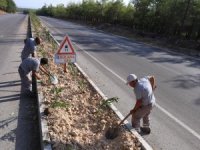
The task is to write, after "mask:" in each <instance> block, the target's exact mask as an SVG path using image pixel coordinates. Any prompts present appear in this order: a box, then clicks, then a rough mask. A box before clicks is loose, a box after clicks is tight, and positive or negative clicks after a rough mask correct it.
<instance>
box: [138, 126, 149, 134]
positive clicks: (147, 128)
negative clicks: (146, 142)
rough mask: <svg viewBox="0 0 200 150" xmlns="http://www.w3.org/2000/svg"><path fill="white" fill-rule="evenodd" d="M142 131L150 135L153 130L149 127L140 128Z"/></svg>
mask: <svg viewBox="0 0 200 150" xmlns="http://www.w3.org/2000/svg"><path fill="white" fill-rule="evenodd" d="M140 131H141V132H142V133H144V134H150V133H151V129H150V128H149V127H140Z"/></svg>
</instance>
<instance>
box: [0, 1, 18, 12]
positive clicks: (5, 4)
mask: <svg viewBox="0 0 200 150" xmlns="http://www.w3.org/2000/svg"><path fill="white" fill-rule="evenodd" d="M0 9H2V10H4V11H6V12H9V13H14V12H16V9H17V7H16V4H15V2H14V1H13V0H0Z"/></svg>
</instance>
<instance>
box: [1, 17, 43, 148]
mask: <svg viewBox="0 0 200 150" xmlns="http://www.w3.org/2000/svg"><path fill="white" fill-rule="evenodd" d="M27 23H28V18H27V16H25V15H22V14H6V15H1V16H0V64H1V65H0V150H14V149H15V150H39V149H40V137H39V128H38V121H37V107H36V104H37V103H36V102H37V101H36V99H30V98H27V97H23V96H21V94H20V92H21V80H20V77H19V74H18V66H19V64H20V63H21V59H20V54H21V50H22V48H23V46H24V43H23V41H24V39H25V38H26V34H27Z"/></svg>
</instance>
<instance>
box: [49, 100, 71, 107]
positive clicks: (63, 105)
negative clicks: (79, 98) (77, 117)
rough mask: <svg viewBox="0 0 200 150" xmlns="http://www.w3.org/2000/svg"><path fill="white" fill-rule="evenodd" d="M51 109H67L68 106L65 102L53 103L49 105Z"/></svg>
mask: <svg viewBox="0 0 200 150" xmlns="http://www.w3.org/2000/svg"><path fill="white" fill-rule="evenodd" d="M51 107H52V108H66V109H67V108H69V107H70V104H69V103H68V102H65V101H58V100H57V101H54V102H53V103H51Z"/></svg>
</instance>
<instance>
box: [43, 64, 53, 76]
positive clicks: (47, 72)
mask: <svg viewBox="0 0 200 150" xmlns="http://www.w3.org/2000/svg"><path fill="white" fill-rule="evenodd" d="M41 67H42V68H43V69H44V70H45V71H46V72H44V73H45V74H47V75H48V76H52V77H54V76H53V75H52V74H51V73H50V72H49V71H48V70H47V69H46V68H45V67H43V66H41Z"/></svg>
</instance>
